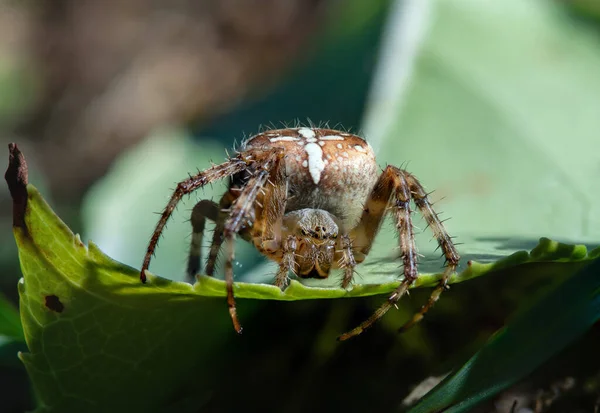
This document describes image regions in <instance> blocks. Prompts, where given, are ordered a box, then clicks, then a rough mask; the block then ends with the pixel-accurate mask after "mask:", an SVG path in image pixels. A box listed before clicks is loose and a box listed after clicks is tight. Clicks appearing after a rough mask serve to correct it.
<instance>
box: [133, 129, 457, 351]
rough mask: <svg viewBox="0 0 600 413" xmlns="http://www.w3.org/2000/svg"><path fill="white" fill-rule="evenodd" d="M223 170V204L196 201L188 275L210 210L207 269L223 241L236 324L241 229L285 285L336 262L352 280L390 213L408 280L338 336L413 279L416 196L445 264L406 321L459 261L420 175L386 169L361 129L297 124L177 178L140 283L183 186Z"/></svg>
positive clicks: (345, 282) (194, 269) (321, 274)
mask: <svg viewBox="0 0 600 413" xmlns="http://www.w3.org/2000/svg"><path fill="white" fill-rule="evenodd" d="M227 177H228V178H229V189H228V190H227V192H226V193H225V194H224V195H223V197H222V198H221V200H220V202H219V204H217V203H215V202H212V201H210V200H202V201H200V202H198V203H197V204H196V205H195V206H194V208H193V210H192V214H191V223H192V239H191V248H190V254H189V260H188V274H189V275H190V277H194V276H195V274H197V273H198V271H199V270H200V262H201V256H200V255H201V254H200V249H201V244H202V239H203V233H204V226H205V223H206V219H209V220H211V221H213V222H215V231H214V233H213V239H212V244H211V247H210V252H209V255H208V260H207V265H206V274H208V275H213V274H214V271H215V264H216V261H217V256H218V254H219V252H220V250H221V246H222V245H223V243H225V250H226V261H225V281H226V288H227V303H228V306H229V313H230V316H231V319H232V321H233V326H234V328H235V330H236V331H237V332H238V333H241V331H242V327H241V325H240V322H239V321H238V317H237V313H236V305H235V298H234V294H233V262H234V240H235V238H236V236H239V237H241V238H242V239H244V240H246V241H248V242H251V243H252V244H254V246H255V247H256V248H257V249H258V251H260V252H261V253H262V254H263V255H265V256H266V257H268V258H269V259H271V260H273V261H276V262H277V263H278V264H279V269H278V271H277V273H276V275H275V285H277V286H278V287H280V288H281V289H282V290H284V289H285V288H286V287H287V285H288V283H289V280H290V278H289V273H290V272H292V273H293V274H295V275H296V276H298V277H301V278H311V277H315V278H327V277H328V276H329V274H330V271H331V270H332V269H336V268H339V269H341V270H342V271H343V277H342V280H341V287H342V288H345V289H347V288H349V287H350V286H351V283H352V280H353V276H354V272H355V267H356V266H357V265H358V264H360V263H361V262H363V261H364V260H365V258H366V256H367V255H368V254H369V251H370V249H371V247H372V245H373V241H374V239H375V236H376V235H377V233H378V231H379V229H380V228H381V224H382V221H383V218H384V216H385V215H386V213H388V212H389V213H390V215H392V218H393V220H394V223H395V226H396V230H397V231H398V234H399V244H400V250H401V258H402V261H403V273H402V274H403V278H402V282H401V283H400V284H399V286H398V287H397V288H396V289H395V291H394V292H393V293H392V295H391V296H390V297H389V298H388V299H387V301H385V302H384V303H383V304H382V305H381V306H380V307H379V308H378V309H377V310H376V311H375V312H374V313H373V315H372V316H371V317H369V318H368V319H367V320H365V321H364V322H363V323H361V324H360V325H359V326H358V327H356V328H354V329H353V330H351V331H349V332H347V333H345V334H343V335H341V336H340V337H339V339H341V340H345V339H348V338H350V337H353V336H356V335H358V334H360V333H361V332H363V331H364V330H365V329H367V328H368V327H370V326H371V325H372V324H373V323H375V322H376V321H377V320H378V319H379V318H381V317H382V316H383V315H384V314H385V313H386V312H387V311H388V310H389V309H390V308H391V307H392V306H395V304H396V303H397V302H398V301H399V300H400V298H401V297H402V296H403V295H404V294H405V293H406V292H407V290H408V288H409V287H410V286H411V285H412V284H413V283H414V281H415V280H416V279H417V277H418V272H417V249H416V246H415V242H414V229H413V225H412V221H411V208H410V201H411V200H412V201H413V202H414V204H415V205H416V207H417V209H418V210H419V211H420V212H421V214H422V215H423V216H424V218H425V220H426V221H427V224H428V226H429V227H430V228H431V230H432V231H433V234H434V236H435V237H436V239H437V242H438V244H439V247H440V249H441V250H442V252H443V254H444V257H445V259H446V265H445V270H444V273H443V276H442V278H441V281H440V283H439V285H438V286H437V287H436V288H435V289H434V291H433V292H432V294H431V296H430V298H429V300H428V301H427V303H426V304H425V305H424V306H423V307H422V308H421V310H420V311H419V312H418V313H417V314H416V315H415V316H414V317H413V318H412V319H411V320H410V321H409V322H408V323H406V324H405V325H404V326H403V328H402V329H406V328H408V327H410V326H411V325H413V324H415V323H416V322H418V321H420V320H421V319H422V318H423V316H424V314H425V313H426V312H427V311H428V310H429V308H431V306H433V304H434V303H435V302H436V301H437V300H438V298H439V296H440V294H441V293H442V291H443V290H444V289H445V288H446V284H447V280H448V278H449V276H450V275H451V274H452V272H454V270H455V269H456V267H457V265H458V261H459V259H460V256H459V255H458V252H457V250H456V248H455V246H454V244H453V243H452V240H451V237H450V236H449V235H448V233H447V232H446V230H445V229H444V225H443V224H442V222H441V221H440V219H439V218H438V216H437V214H436V213H435V211H434V210H433V208H432V205H431V203H430V201H429V200H428V197H427V195H428V194H427V193H426V192H425V190H424V189H423V186H422V185H421V184H420V183H419V181H418V180H417V178H415V177H414V176H413V175H411V174H410V173H409V172H407V171H405V170H403V169H400V168H397V167H395V166H391V165H389V166H387V167H386V168H385V169H384V170H383V172H380V169H379V167H378V165H377V162H376V159H375V154H374V152H373V149H372V148H371V146H370V145H369V144H368V143H367V142H366V141H365V140H364V139H363V138H361V137H359V136H357V135H353V134H350V133H346V132H342V131H338V130H332V129H324V128H309V127H301V128H288V129H277V130H267V131H264V132H262V133H259V134H257V135H255V136H253V137H251V138H249V139H248V140H246V141H245V142H244V143H243V144H242V147H241V148H240V150H239V151H238V152H237V154H236V156H234V157H231V158H229V159H228V160H227V161H226V162H224V163H222V164H220V165H215V166H212V167H211V168H208V169H206V170H204V171H201V172H199V173H198V174H197V175H194V176H190V178H188V179H186V180H184V181H181V182H179V183H178V184H177V188H176V189H175V191H174V192H173V195H172V196H171V199H170V201H169V203H168V204H167V206H166V207H165V209H164V211H163V212H162V215H161V217H160V220H159V221H158V224H157V225H156V229H155V230H154V233H153V234H152V238H151V240H150V243H149V245H148V249H147V251H146V255H145V258H144V262H143V265H142V269H141V271H140V279H141V281H142V282H146V274H145V271H146V270H147V269H148V267H149V265H150V260H151V258H152V255H153V254H154V250H155V248H156V246H157V243H158V239H159V237H160V235H161V233H162V231H163V229H164V227H165V224H166V222H167V220H168V219H169V217H170V216H171V214H172V213H173V210H174V209H175V207H176V206H177V204H178V202H179V201H180V200H181V198H182V197H183V195H185V194H189V193H191V192H193V191H195V190H196V189H198V188H200V187H202V186H204V185H206V184H208V183H211V182H214V181H216V180H218V179H222V178H227Z"/></svg>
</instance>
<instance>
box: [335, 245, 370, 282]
mask: <svg viewBox="0 0 600 413" xmlns="http://www.w3.org/2000/svg"><path fill="white" fill-rule="evenodd" d="M340 247H341V254H342V255H341V257H340V258H339V260H338V261H339V267H340V268H343V269H344V277H343V278H342V288H344V289H346V288H348V287H349V286H350V284H351V283H352V279H353V278H354V271H355V268H356V265H357V263H356V261H357V260H356V257H355V255H360V253H355V252H353V248H352V238H351V237H350V236H349V235H347V234H344V235H342V236H341V237H340ZM336 258H337V257H336ZM334 259H335V258H334ZM362 260H364V255H362V256H361V262H362Z"/></svg>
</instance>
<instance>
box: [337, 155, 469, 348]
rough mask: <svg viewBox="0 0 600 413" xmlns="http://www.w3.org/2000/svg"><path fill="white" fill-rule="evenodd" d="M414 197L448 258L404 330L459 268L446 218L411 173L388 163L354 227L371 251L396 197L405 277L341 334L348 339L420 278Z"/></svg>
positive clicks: (424, 310)
mask: <svg viewBox="0 0 600 413" xmlns="http://www.w3.org/2000/svg"><path fill="white" fill-rule="evenodd" d="M392 195H393V198H392ZM411 198H412V199H413V200H414V202H415V205H416V206H417V208H418V209H419V211H420V212H421V214H422V215H423V217H424V218H425V220H426V222H427V224H428V226H429V227H430V228H431V229H432V231H433V233H434V236H435V237H436V239H437V242H438V245H439V246H440V248H441V249H442V251H443V253H444V256H445V258H446V268H445V271H444V275H443V277H442V279H441V280H440V283H439V285H438V286H437V287H436V288H435V289H434V291H433V292H432V294H431V296H430V298H429V300H428V302H427V303H426V304H425V305H424V306H423V307H422V308H421V310H420V311H419V312H418V313H417V314H416V315H415V316H414V317H413V318H412V319H411V320H410V321H409V322H408V323H406V324H405V326H403V327H402V328H401V330H406V329H407V328H409V327H411V326H412V325H414V324H416V323H417V322H419V321H420V320H421V319H422V318H423V316H424V315H425V313H426V312H427V311H428V310H429V309H430V308H431V307H432V306H433V304H434V303H435V302H436V301H437V300H438V298H439V296H440V294H441V292H442V291H443V290H444V289H445V288H446V284H447V281H448V278H449V276H450V275H451V274H452V272H453V271H454V270H455V269H456V266H457V265H458V261H459V260H460V256H459V255H458V252H457V251H456V248H455V247H454V244H453V243H452V240H451V238H450V236H449V235H448V233H447V232H446V230H445V228H444V226H443V224H442V222H441V221H440V219H439V217H438V216H437V214H436V213H435V211H434V210H433V208H432V206H431V203H430V202H429V200H428V197H427V193H426V192H425V190H424V189H423V187H422V185H421V184H420V183H419V181H418V180H417V179H416V178H415V177H414V176H413V175H411V174H410V173H408V172H406V171H404V170H401V169H399V168H396V167H394V166H388V167H386V169H385V170H384V172H383V173H382V175H381V177H380V178H379V180H378V181H377V184H376V185H375V188H374V189H373V192H372V194H371V196H370V198H369V200H368V201H367V203H366V206H365V209H364V211H363V215H362V217H361V221H360V222H359V225H358V226H357V227H356V228H355V229H354V230H353V231H354V234H355V243H357V242H356V241H357V240H358V242H359V243H360V244H358V243H357V244H358V245H362V249H361V252H362V253H364V254H367V253H368V252H369V250H370V249H371V247H372V244H373V240H374V238H375V235H376V234H377V232H378V231H379V229H380V227H381V222H382V220H383V216H384V215H385V212H386V210H387V206H388V204H389V203H390V201H391V200H392V199H393V201H394V205H393V208H394V220H395V223H396V229H397V231H398V233H399V241H400V250H401V254H402V259H403V264H404V270H403V271H404V279H403V280H402V282H401V283H400V285H399V286H398V287H397V288H396V290H395V291H394V292H393V293H392V295H391V296H390V297H389V298H388V300H387V301H386V302H385V303H383V304H382V305H381V306H380V307H379V308H378V309H377V310H376V311H375V312H374V313H373V315H371V317H369V318H368V319H367V320H365V321H364V322H362V323H361V324H360V325H359V326H358V327H356V328H354V329H352V330H351V331H349V332H347V333H344V334H342V335H341V336H340V337H339V338H338V339H339V340H347V339H349V338H351V337H354V336H356V335H358V334H360V333H362V332H363V331H364V330H366V329H367V328H369V327H370V326H372V325H373V323H375V322H376V321H377V320H378V319H380V318H381V317H382V316H383V315H384V314H385V313H387V312H388V310H389V309H390V308H391V307H392V306H394V305H395V304H396V303H397V302H398V301H399V300H400V298H402V296H403V295H404V294H405V293H406V291H407V290H408V288H409V287H410V286H411V285H412V284H413V283H414V281H415V280H416V279H417V278H418V270H417V250H416V246H415V242H414V232H413V226H412V222H411V210H410V200H411Z"/></svg>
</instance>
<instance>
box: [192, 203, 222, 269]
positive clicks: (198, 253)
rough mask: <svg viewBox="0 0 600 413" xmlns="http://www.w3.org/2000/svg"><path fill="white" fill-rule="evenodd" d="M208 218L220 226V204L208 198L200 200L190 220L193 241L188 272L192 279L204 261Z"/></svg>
mask: <svg viewBox="0 0 600 413" xmlns="http://www.w3.org/2000/svg"><path fill="white" fill-rule="evenodd" d="M206 218H208V219H210V220H211V221H213V222H215V223H217V226H219V205H217V203H216V202H213V201H210V200H208V199H203V200H201V201H200V202H198V203H197V204H196V205H195V206H194V209H192V216H191V218H190V221H191V223H192V241H191V243H190V253H189V256H188V266H187V274H188V278H189V279H190V280H193V279H194V276H195V275H196V274H198V272H199V271H200V262H201V261H202V239H203V238H204V226H205V223H206Z"/></svg>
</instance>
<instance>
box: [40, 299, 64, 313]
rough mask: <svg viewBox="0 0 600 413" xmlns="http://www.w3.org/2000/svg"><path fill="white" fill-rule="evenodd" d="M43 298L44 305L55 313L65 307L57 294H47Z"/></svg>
mask: <svg viewBox="0 0 600 413" xmlns="http://www.w3.org/2000/svg"><path fill="white" fill-rule="evenodd" d="M45 299H46V307H48V309H49V310H52V311H56V312H57V313H62V312H63V310H64V309H65V306H64V304H63V303H61V302H60V299H59V298H58V297H57V296H55V295H47V296H46V297H45Z"/></svg>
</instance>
